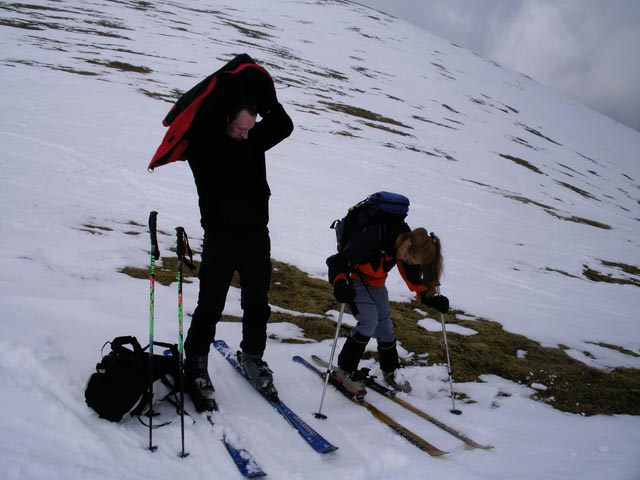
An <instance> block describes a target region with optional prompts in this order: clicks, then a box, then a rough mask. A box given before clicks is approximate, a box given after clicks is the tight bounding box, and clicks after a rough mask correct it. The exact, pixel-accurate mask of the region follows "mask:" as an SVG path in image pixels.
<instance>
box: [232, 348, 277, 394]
mask: <svg viewBox="0 0 640 480" xmlns="http://www.w3.org/2000/svg"><path fill="white" fill-rule="evenodd" d="M236 356H237V358H238V365H240V368H241V369H242V371H243V372H244V374H245V375H246V376H247V378H248V379H249V381H250V382H251V383H253V384H254V385H255V386H256V387H258V388H259V389H260V390H262V391H263V392H264V394H265V395H266V396H267V397H268V398H270V399H271V400H278V391H277V390H276V387H275V386H274V385H273V375H272V374H273V371H272V370H271V369H270V368H269V365H267V362H265V361H264V360H263V359H262V355H257V354H252V353H246V352H241V351H239V350H238V352H237V353H236Z"/></svg>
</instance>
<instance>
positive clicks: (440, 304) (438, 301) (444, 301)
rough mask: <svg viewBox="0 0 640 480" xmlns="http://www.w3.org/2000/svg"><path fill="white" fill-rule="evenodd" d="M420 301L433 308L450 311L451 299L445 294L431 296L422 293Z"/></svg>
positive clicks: (443, 311)
mask: <svg viewBox="0 0 640 480" xmlns="http://www.w3.org/2000/svg"><path fill="white" fill-rule="evenodd" d="M420 301H421V302H422V303H424V304H425V305H426V306H427V307H430V308H433V309H435V310H437V311H439V312H441V313H447V312H448V311H449V299H448V298H447V297H445V296H444V295H435V296H433V297H429V296H427V295H425V294H422V296H421V298H420Z"/></svg>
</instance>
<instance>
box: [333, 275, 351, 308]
mask: <svg viewBox="0 0 640 480" xmlns="http://www.w3.org/2000/svg"><path fill="white" fill-rule="evenodd" d="M333 296H334V297H336V300H337V301H338V302H340V303H349V302H353V300H355V298H356V291H355V290H354V289H353V286H352V285H349V283H347V281H346V280H344V279H341V280H338V281H337V282H336V283H335V284H334V285H333Z"/></svg>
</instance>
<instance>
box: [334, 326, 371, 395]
mask: <svg viewBox="0 0 640 480" xmlns="http://www.w3.org/2000/svg"><path fill="white" fill-rule="evenodd" d="M367 343H369V337H367V336H365V335H362V334H361V333H358V332H356V334H355V335H353V336H351V335H349V336H348V337H347V341H346V342H345V344H344V347H342V350H341V351H340V355H338V369H337V370H336V371H335V372H334V373H333V378H334V379H335V380H336V381H338V382H339V383H340V384H341V385H342V388H343V389H344V390H345V391H346V392H347V393H349V394H350V395H352V396H355V397H356V398H364V396H365V395H366V393H367V391H366V389H365V375H364V374H363V373H362V372H360V371H359V370H358V364H359V363H360V359H361V358H362V355H364V349H365V348H366V347H367Z"/></svg>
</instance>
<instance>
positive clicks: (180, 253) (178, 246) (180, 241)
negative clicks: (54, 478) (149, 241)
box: [176, 227, 189, 458]
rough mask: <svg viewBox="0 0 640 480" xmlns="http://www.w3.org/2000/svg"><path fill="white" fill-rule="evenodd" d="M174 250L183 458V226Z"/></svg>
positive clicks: (179, 228)
mask: <svg viewBox="0 0 640 480" xmlns="http://www.w3.org/2000/svg"><path fill="white" fill-rule="evenodd" d="M176 233H177V239H176V252H177V254H178V368H179V371H180V379H179V382H180V436H181V441H182V452H181V453H180V457H182V458H184V457H186V456H187V455H189V454H188V453H185V451H184V342H183V334H182V260H183V258H184V254H185V244H186V248H188V243H186V242H187V234H186V233H185V231H184V228H182V227H177V228H176Z"/></svg>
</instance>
